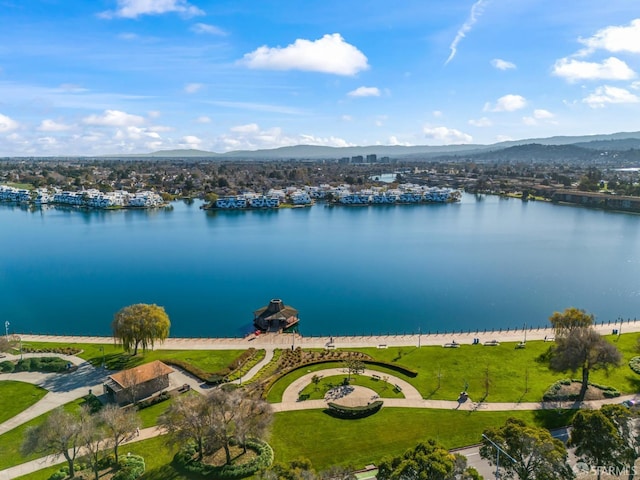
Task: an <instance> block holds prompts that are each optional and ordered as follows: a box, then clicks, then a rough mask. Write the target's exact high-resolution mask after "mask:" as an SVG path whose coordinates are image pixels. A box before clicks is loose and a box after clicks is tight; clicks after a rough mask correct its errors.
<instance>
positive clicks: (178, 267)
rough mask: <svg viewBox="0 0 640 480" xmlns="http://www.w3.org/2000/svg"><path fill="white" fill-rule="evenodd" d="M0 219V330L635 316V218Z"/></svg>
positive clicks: (297, 212)
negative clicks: (272, 311)
mask: <svg viewBox="0 0 640 480" xmlns="http://www.w3.org/2000/svg"><path fill="white" fill-rule="evenodd" d="M200 205H201V203H200V202H193V203H191V204H189V203H185V202H175V203H174V204H173V209H168V210H136V211H130V210H127V211H124V210H120V211H91V212H87V211H81V210H74V209H63V208H55V207H48V208H45V209H42V210H40V209H37V210H32V211H30V210H28V209H26V208H24V207H19V206H10V205H0V233H1V234H0V251H1V252H2V254H1V256H0V322H1V323H2V325H4V322H5V321H9V322H10V328H9V330H10V332H14V331H15V332H22V333H50V334H76V335H109V334H110V323H111V320H112V319H113V314H114V313H115V312H116V311H117V310H119V309H120V308H122V307H123V306H126V305H129V304H133V303H139V302H143V303H157V304H159V305H162V306H164V307H165V308H166V310H167V313H168V314H169V316H170V318H171V321H172V328H171V336H174V337H217V336H221V337H222V336H227V337H229V336H241V335H244V334H245V333H247V332H248V331H250V330H251V326H252V320H253V311H254V310H256V309H258V308H259V307H261V306H264V305H266V304H267V303H268V302H269V300H270V299H272V298H281V299H282V300H283V301H284V302H285V303H286V304H288V305H291V306H293V307H295V308H297V309H298V310H299V311H300V332H301V333H302V334H303V335H350V334H352V335H362V334H370V333H405V332H406V333H417V332H418V330H420V331H422V332H423V333H426V332H429V331H431V332H435V331H436V330H439V331H440V332H442V331H443V330H447V331H451V330H453V329H455V330H460V329H463V330H468V329H471V330H475V329H478V328H479V329H481V330H482V329H485V328H506V327H510V328H514V327H516V328H521V327H522V326H523V325H524V324H526V325H545V324H546V323H547V318H548V317H549V315H551V313H552V312H553V311H554V310H563V309H564V308H566V307H569V306H576V307H579V308H583V309H585V310H587V311H589V312H591V313H594V314H595V315H596V317H597V320H604V321H607V320H615V319H617V318H618V317H622V318H625V319H626V318H634V317H636V316H638V313H640V308H639V307H640V216H638V215H630V214H624V213H611V212H604V211H598V210H587V209H583V208H579V207H570V206H558V205H552V204H548V203H542V202H522V201H520V200H516V199H504V198H499V197H494V196H482V197H476V196H473V195H468V194H464V195H463V198H462V201H461V202H460V203H458V204H449V205H415V206H388V207H385V206H380V207H333V208H330V207H325V206H324V205H322V204H319V205H316V206H314V207H312V208H300V209H281V210H278V211H246V212H228V211H225V212H205V211H203V210H201V209H200V208H199V207H200Z"/></svg>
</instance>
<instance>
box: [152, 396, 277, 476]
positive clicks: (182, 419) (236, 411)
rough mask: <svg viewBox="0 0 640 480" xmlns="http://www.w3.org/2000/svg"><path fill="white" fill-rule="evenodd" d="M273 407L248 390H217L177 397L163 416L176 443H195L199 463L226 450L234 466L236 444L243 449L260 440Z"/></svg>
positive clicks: (163, 421)
mask: <svg viewBox="0 0 640 480" xmlns="http://www.w3.org/2000/svg"><path fill="white" fill-rule="evenodd" d="M271 417H272V415H271V408H270V407H269V405H268V404H267V403H266V402H263V401H262V400H256V399H254V398H252V397H249V396H248V395H247V394H246V392H245V391H244V390H241V389H236V390H231V391H225V390H223V389H221V388H218V389H215V390H213V391H212V392H211V393H209V394H208V395H206V396H196V395H188V396H183V397H180V398H177V399H176V401H175V402H173V404H172V405H171V406H170V407H169V408H168V409H167V411H166V412H165V414H164V415H162V417H160V420H159V424H160V425H162V426H163V427H165V428H166V430H167V432H168V434H169V435H170V438H171V440H172V443H174V444H182V443H184V442H185V441H193V442H194V443H195V444H196V447H197V450H198V460H202V458H203V456H204V454H210V453H213V452H215V451H217V450H218V449H220V448H223V449H224V451H225V455H226V461H227V463H231V451H230V446H231V443H232V441H236V442H238V443H239V444H240V445H242V446H243V447H244V446H245V442H246V440H247V439H248V438H253V437H255V438H260V437H261V436H262V435H263V434H264V433H265V431H266V428H267V426H268V425H269V423H270V421H271Z"/></svg>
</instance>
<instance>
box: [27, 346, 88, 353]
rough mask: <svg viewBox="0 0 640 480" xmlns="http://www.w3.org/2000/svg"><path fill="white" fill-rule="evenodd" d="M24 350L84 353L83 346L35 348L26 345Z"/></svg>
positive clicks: (29, 351)
mask: <svg viewBox="0 0 640 480" xmlns="http://www.w3.org/2000/svg"><path fill="white" fill-rule="evenodd" d="M22 351H23V352H24V353H57V354H62V355H77V354H78V353H82V349H81V348H75V347H48V348H44V347H43V348H33V347H29V346H26V345H24V346H23V347H22Z"/></svg>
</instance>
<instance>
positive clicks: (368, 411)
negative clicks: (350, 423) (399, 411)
mask: <svg viewBox="0 0 640 480" xmlns="http://www.w3.org/2000/svg"><path fill="white" fill-rule="evenodd" d="M382 404H383V402H382V400H376V401H375V402H373V403H370V404H368V405H362V406H360V407H347V406H345V405H338V404H337V403H328V406H329V408H328V409H327V410H325V411H326V413H328V414H329V415H331V416H332V417H336V418H342V419H345V420H354V419H356V418H364V417H368V416H370V415H373V414H374V413H377V412H378V411H379V410H380V409H381V408H382Z"/></svg>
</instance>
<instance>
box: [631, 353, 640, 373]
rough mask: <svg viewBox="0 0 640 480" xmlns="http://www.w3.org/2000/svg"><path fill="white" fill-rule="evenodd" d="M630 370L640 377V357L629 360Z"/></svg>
mask: <svg viewBox="0 0 640 480" xmlns="http://www.w3.org/2000/svg"><path fill="white" fill-rule="evenodd" d="M629 368H631V370H633V371H634V372H636V373H637V374H638V375H640V357H633V358H632V359H631V360H629Z"/></svg>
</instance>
